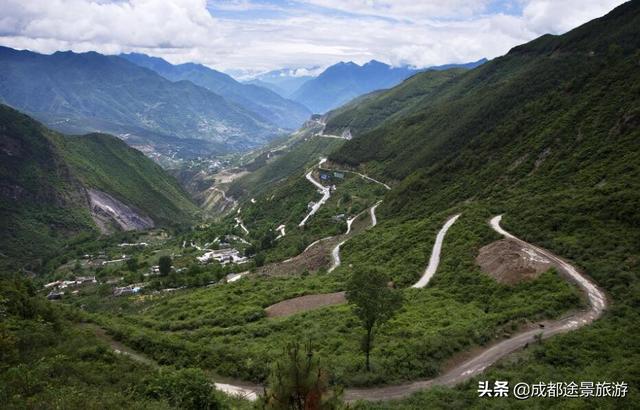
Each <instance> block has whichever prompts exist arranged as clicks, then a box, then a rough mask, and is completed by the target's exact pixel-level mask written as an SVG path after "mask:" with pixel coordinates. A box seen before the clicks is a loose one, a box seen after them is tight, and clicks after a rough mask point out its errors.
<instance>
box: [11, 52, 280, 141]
mask: <svg viewBox="0 0 640 410" xmlns="http://www.w3.org/2000/svg"><path fill="white" fill-rule="evenodd" d="M0 73H1V74H0V101H1V102H3V103H5V104H9V105H11V106H13V107H15V108H17V109H19V110H22V111H24V112H26V113H29V114H31V115H33V116H34V117H36V118H37V119H39V120H41V121H43V122H44V123H45V124H47V125H49V126H51V127H53V128H55V129H57V130H60V131H63V132H68V133H83V132H94V131H100V132H110V133H114V134H124V135H125V136H127V137H129V136H131V134H133V137H132V138H134V137H135V138H137V139H139V140H140V141H139V144H141V145H145V144H150V145H156V146H158V147H159V149H162V148H169V149H171V150H175V151H178V152H179V151H181V150H188V149H189V148H190V147H192V146H193V144H192V141H191V140H201V141H202V148H203V151H204V152H207V151H208V152H216V151H218V152H219V151H221V150H237V149H246V148H250V147H255V146H257V145H260V144H263V143H265V142H267V141H269V139H270V138H272V137H273V136H275V135H277V134H278V132H279V130H278V128H279V127H278V126H277V125H276V124H274V123H273V122H271V121H269V120H268V119H266V118H264V117H262V116H261V115H259V114H257V113H255V112H253V111H250V110H249V109H247V108H245V107H242V106H240V105H237V104H235V103H232V102H229V101H228V100H226V99H225V98H224V97H222V96H220V95H218V94H216V93H214V92H212V91H209V90H207V89H205V88H203V87H199V86H197V85H195V84H193V83H192V82H189V81H179V82H172V81H170V80H167V79H166V78H164V77H162V76H160V75H159V74H157V73H155V72H153V71H151V70H148V69H145V68H142V67H139V66H137V65H135V64H133V63H131V62H129V61H127V60H125V59H123V58H120V57H115V56H104V55H101V54H98V53H94V52H89V53H81V54H76V53H73V52H57V53H54V54H52V55H43V54H38V53H33V52H30V51H18V50H13V49H10V48H6V47H2V48H0Z"/></svg>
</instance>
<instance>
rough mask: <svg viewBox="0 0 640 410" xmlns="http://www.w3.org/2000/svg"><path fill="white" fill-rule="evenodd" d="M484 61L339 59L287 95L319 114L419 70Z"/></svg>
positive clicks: (390, 85)
mask: <svg viewBox="0 0 640 410" xmlns="http://www.w3.org/2000/svg"><path fill="white" fill-rule="evenodd" d="M484 62H486V59H481V60H478V61H475V62H472V63H467V64H448V65H445V66H436V67H430V68H427V69H414V68H411V67H392V66H390V65H388V64H385V63H381V62H379V61H376V60H371V61H369V62H368V63H366V64H363V65H358V64H356V63H353V62H346V63H345V62H340V63H338V64H335V65H332V66H330V67H329V68H327V69H326V70H324V71H323V72H322V73H321V74H320V75H318V76H317V77H316V78H313V79H310V80H308V81H306V82H304V83H303V84H302V85H301V86H300V88H298V89H297V90H296V91H294V92H293V93H292V94H291V98H292V99H293V100H295V101H297V102H299V103H301V104H303V105H304V106H306V107H308V108H309V109H310V110H311V111H313V112H314V113H318V114H321V113H325V112H326V111H329V110H331V109H333V108H336V107H339V106H341V105H343V104H344V103H346V102H348V101H350V100H352V99H354V98H356V97H359V96H360V95H363V94H366V93H369V92H371V91H374V90H381V89H386V88H391V87H393V86H395V85H397V84H399V83H400V82H402V81H403V80H405V79H407V78H409V77H411V76H412V75H414V74H416V73H419V72H421V71H425V70H446V69H450V68H466V69H471V68H474V67H477V66H479V65H481V64H483V63H484ZM263 81H264V80H263Z"/></svg>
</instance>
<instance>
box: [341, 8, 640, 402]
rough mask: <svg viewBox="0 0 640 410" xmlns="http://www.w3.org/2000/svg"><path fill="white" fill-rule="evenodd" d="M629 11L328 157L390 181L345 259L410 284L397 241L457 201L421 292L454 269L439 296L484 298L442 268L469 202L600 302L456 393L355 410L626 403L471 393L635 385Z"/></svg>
mask: <svg viewBox="0 0 640 410" xmlns="http://www.w3.org/2000/svg"><path fill="white" fill-rule="evenodd" d="M639 6H640V4H639V3H638V2H629V3H627V4H625V5H623V6H621V7H619V8H618V9H616V10H614V11H613V12H612V13H610V14H609V15H608V16H607V17H605V18H602V19H599V20H595V21H594V22H591V23H589V24H587V25H584V26H582V27H580V28H578V29H576V30H573V31H571V32H569V33H567V34H566V35H563V36H543V37H542V38H540V39H538V40H536V41H534V42H532V43H529V44H526V45H523V46H519V47H516V48H515V49H513V50H512V51H511V52H510V53H509V54H508V55H506V56H504V57H501V58H498V59H495V60H494V61H492V62H489V63H487V64H485V65H483V66H481V67H479V68H478V69H475V70H472V71H470V72H468V73H465V74H462V75H460V76H458V77H457V78H455V79H453V80H452V81H450V82H449V83H448V84H447V85H446V87H442V88H441V89H440V90H438V92H437V93H435V94H434V95H432V96H431V98H430V100H429V101H424V102H422V103H421V104H419V105H418V106H416V107H415V109H412V110H411V112H407V113H404V114H403V117H402V118H396V119H394V120H393V121H390V122H388V123H383V124H382V125H381V126H380V127H378V128H376V129H374V130H372V131H371V132H369V133H367V134H364V135H362V136H361V137H359V138H357V139H355V140H352V141H350V142H348V143H347V144H345V145H344V147H343V148H342V149H340V150H338V151H337V152H336V153H335V154H332V156H331V157H332V158H333V159H334V160H336V161H344V162H347V163H349V164H351V165H354V166H360V167H362V168H364V169H368V170H370V171H372V172H375V173H376V174H378V175H379V176H380V178H382V179H388V180H402V182H401V183H400V184H399V186H398V187H397V189H394V190H393V191H392V192H391V193H390V194H389V195H388V196H387V198H386V200H385V203H384V204H383V205H381V207H380V214H381V220H382V221H383V222H382V224H381V225H380V226H379V227H378V228H376V233H375V235H374V233H373V232H372V233H370V234H369V233H368V234H367V235H364V236H362V237H358V238H355V239H354V240H352V241H350V242H349V243H347V244H346V245H345V254H346V256H345V258H344V259H345V263H350V262H351V263H354V261H358V260H371V259H373V261H372V262H373V263H376V264H377V265H378V266H381V267H382V268H383V269H385V271H386V269H389V271H391V272H392V274H393V275H394V277H395V278H397V280H398V281H399V283H401V284H405V285H406V284H409V283H411V281H412V280H413V279H414V278H412V277H407V273H406V272H403V271H402V269H401V268H398V267H397V266H398V265H397V262H398V261H399V260H400V256H397V255H398V254H397V252H398V249H399V248H400V247H401V246H402V244H403V243H406V240H405V238H406V236H407V235H409V236H415V235H417V232H416V234H412V233H411V232H412V231H413V228H412V227H415V226H419V225H420V224H421V223H422V222H421V221H423V220H424V218H425V217H428V216H429V215H433V214H434V213H437V212H444V213H445V214H446V215H450V214H452V213H453V212H454V211H455V210H454V209H453V207H457V208H458V209H457V210H461V209H462V210H463V217H462V218H461V219H460V221H459V222H457V223H456V225H454V227H453V228H452V229H451V230H450V232H449V234H448V235H447V240H446V243H445V251H444V255H445V260H444V266H443V267H442V268H441V269H439V272H438V274H437V275H436V276H435V277H434V279H433V283H432V284H433V287H434V288H437V287H439V286H441V285H442V284H443V282H446V281H448V280H451V279H453V278H448V277H447V272H448V271H449V269H450V268H451V267H452V265H451V264H452V263H454V264H455V265H454V266H455V268H456V271H457V275H456V276H457V277H459V279H460V280H464V281H465V283H466V285H465V287H464V292H463V293H458V292H457V291H455V290H454V289H450V291H449V292H451V291H453V293H451V295H452V296H453V297H454V298H456V299H458V300H464V301H466V300H469V299H468V298H472V300H473V299H476V300H478V301H479V302H480V303H482V304H484V302H483V301H482V300H483V299H484V298H485V297H486V295H487V293H485V292H486V291H485V290H483V289H482V287H483V286H482V283H481V282H477V281H475V280H473V281H469V280H468V279H470V278H469V277H468V275H467V274H466V273H465V272H468V268H469V267H468V266H465V265H464V264H462V265H461V264H459V263H458V262H454V261H451V260H450V259H449V260H447V259H448V257H447V255H449V254H450V252H449V251H448V250H447V249H449V248H448V247H449V246H450V245H451V242H455V241H457V240H458V239H457V238H461V236H460V235H461V233H460V229H461V225H462V224H464V223H465V221H464V219H463V218H465V217H466V216H468V213H469V208H476V207H477V206H478V205H482V206H483V207H484V208H485V211H483V212H486V218H488V217H489V216H490V215H495V214H499V213H505V227H506V229H508V230H510V231H511V232H513V233H515V234H517V235H519V236H521V237H522V238H524V239H526V240H528V241H530V242H533V243H537V244H540V245H542V246H544V247H546V248H548V249H551V250H552V251H554V252H555V253H557V254H559V255H562V256H563V257H565V258H567V259H569V260H571V261H572V262H573V263H575V264H576V265H578V266H580V267H581V268H582V269H584V271H585V272H587V273H588V274H589V275H590V276H591V277H593V278H594V279H595V281H596V282H597V283H598V284H600V285H601V286H602V287H603V288H604V289H605V290H606V291H607V292H608V294H609V296H610V299H611V300H610V303H611V308H610V309H609V310H608V312H607V313H606V314H605V316H604V317H603V318H602V319H601V320H599V321H598V322H597V323H595V324H593V325H590V326H588V327H585V328H582V329H580V330H577V331H575V332H571V333H569V334H566V335H561V336H555V337H553V338H552V339H550V340H548V341H545V342H544V343H543V344H541V345H537V346H535V347H530V348H529V349H527V350H525V352H523V353H522V354H519V355H517V357H516V358H515V359H505V360H504V361H503V362H502V363H501V364H499V365H498V366H496V368H495V369H493V370H491V371H490V372H489V373H488V374H487V375H482V376H480V377H479V378H477V379H476V380H473V381H471V382H470V383H468V384H465V385H463V386H461V387H459V388H456V389H445V388H436V389H432V390H429V391H427V392H423V393H420V394H417V395H416V396H414V397H413V398H411V399H407V400H404V401H402V402H394V403H388V404H376V405H373V404H367V405H366V406H364V405H363V406H362V407H366V408H394V409H395V408H404V409H410V408H411V409H412V408H423V406H424V403H430V405H432V406H434V407H436V408H445V407H446V408H448V407H451V406H453V407H461V408H462V407H464V408H467V407H469V408H488V407H495V408H504V407H505V406H506V407H511V406H513V407H522V408H524V407H527V408H529V407H531V406H534V407H537V408H547V407H557V408H567V406H571V407H573V408H581V407H587V406H594V405H596V406H602V407H603V408H620V407H627V406H630V407H632V404H631V403H635V402H637V401H638V399H639V398H638V396H637V392H632V393H631V394H630V395H631V397H629V398H628V399H625V401H624V402H620V401H615V400H613V399H605V400H601V401H599V402H598V404H594V403H593V402H592V401H590V400H586V399H571V400H553V401H551V400H549V399H546V400H545V399H538V400H529V401H527V402H523V403H517V402H515V401H514V400H508V401H500V402H499V401H493V402H492V401H490V400H483V399H478V397H477V392H476V391H475V389H477V380H485V379H488V380H496V379H497V380H510V381H512V382H514V383H515V382H519V381H527V382H539V381H549V380H552V381H554V380H555V381H571V380H577V381H597V380H616V381H621V380H624V381H626V382H627V383H629V385H630V386H633V385H637V384H638V383H639V380H638V378H637V374H638V363H640V361H639V358H640V344H639V343H638V341H637V338H636V337H633V336H631V335H634V334H636V333H637V332H638V331H639V324H640V315H639V307H640V305H639V304H638V300H640V299H639V295H640V293H639V291H638V289H640V278H639V277H638V275H639V272H640V271H639V265H638V261H639V260H640V254H639V252H638V249H640V236H639V232H638V229H637V226H639V225H640V215H639V214H638V211H637V205H636V204H637V203H640V196H639V194H638V193H639V192H640V185H638V181H640V179H639V176H640V152H639V150H638V147H639V146H638V144H637V141H638V138H639V137H640V134H639V131H638V130H639V128H638V119H639V118H640V112H639V111H638V109H637V107H638V106H639V105H640V100H639V99H638V96H639V95H640V75H639V74H640V70H638V66H639V64H640V59H639V56H640V52H639V50H640V43H639V42H638V37H637V35H638V34H637V33H638V30H637V28H638V27H639V26H640V7H639ZM419 77H420V76H416V80H417V79H418V78H419ZM461 204H465V205H464V206H462V205H461ZM487 211H489V212H487ZM431 233H432V232H429V231H425V234H426V235H427V236H428V237H430V236H431ZM463 237H464V238H465V240H468V236H466V235H464V236H463ZM380 238H386V239H384V240H383V241H381V240H380ZM389 247H391V249H389ZM387 249H389V250H388V251H387ZM358 254H360V255H361V256H359V257H358ZM405 256H406V258H407V259H405V261H406V263H408V264H409V265H405V266H407V267H408V266H412V265H413V264H415V263H416V262H414V260H415V257H414V256H412V254H410V253H405ZM356 258H357V259H356ZM394 266H395V267H394ZM409 271H410V270H409ZM456 279H457V278H456ZM534 283H535V282H534ZM477 286H480V287H477ZM494 295H495V294H494ZM498 300H501V301H502V302H503V303H509V302H507V300H506V299H504V298H499V299H498ZM408 303H409V302H408ZM485 306H487V307H489V306H491V307H493V306H494V305H493V304H492V305H485Z"/></svg>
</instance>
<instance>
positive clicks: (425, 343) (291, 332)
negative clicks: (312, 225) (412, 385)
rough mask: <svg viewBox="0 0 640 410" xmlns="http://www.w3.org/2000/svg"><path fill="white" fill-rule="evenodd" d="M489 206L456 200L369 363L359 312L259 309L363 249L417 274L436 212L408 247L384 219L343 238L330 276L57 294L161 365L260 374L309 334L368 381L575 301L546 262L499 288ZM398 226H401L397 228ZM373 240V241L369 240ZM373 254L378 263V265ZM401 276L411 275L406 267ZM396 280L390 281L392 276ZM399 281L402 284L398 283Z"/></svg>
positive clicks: (309, 289)
mask: <svg viewBox="0 0 640 410" xmlns="http://www.w3.org/2000/svg"><path fill="white" fill-rule="evenodd" d="M488 215H490V214H489V212H488V211H487V210H484V211H482V212H480V211H474V210H473V209H472V208H469V209H465V210H464V213H463V216H462V217H461V218H460V220H459V221H458V222H456V225H454V226H453V227H452V228H451V230H450V232H449V234H448V235H447V240H446V242H445V247H444V251H443V259H442V261H441V268H440V269H439V271H438V274H437V275H436V276H435V277H434V279H433V283H432V284H431V285H430V286H429V287H427V288H425V289H420V290H418V289H404V290H402V291H401V292H402V293H403V296H404V298H405V303H404V305H403V308H402V309H401V310H400V311H399V312H398V313H397V315H396V316H395V317H394V318H392V319H391V320H389V321H388V322H387V323H385V324H384V325H383V326H382V327H381V328H380V329H379V331H378V333H377V336H376V343H375V344H374V345H373V349H372V353H371V372H367V371H366V369H365V366H364V362H363V360H362V353H361V344H360V340H361V336H362V333H363V332H362V330H361V328H360V320H359V319H358V317H357V316H356V315H355V314H354V313H353V312H352V310H351V309H350V307H349V306H346V305H341V306H334V307H328V308H323V309H318V310H315V311H309V312H306V313H300V314H296V315H292V316H289V317H282V318H266V317H265V312H264V309H265V308H266V307H268V306H270V305H272V304H274V303H277V302H280V301H282V300H285V299H290V298H293V297H297V296H301V295H306V294H319V293H330V292H336V291H340V290H345V289H347V281H348V279H349V277H350V276H351V274H352V273H353V269H352V268H350V267H349V265H353V266H354V268H357V269H362V270H364V271H367V272H370V271H374V270H375V269H376V268H379V269H380V270H381V271H384V272H385V273H386V272H387V271H386V269H385V265H383V264H379V262H378V260H377V259H376V258H373V257H372V256H371V254H370V253H369V251H370V252H372V253H374V252H376V251H381V250H383V249H385V248H387V247H388V248H389V250H385V251H383V252H385V253H384V254H383V256H382V257H385V256H384V255H386V257H390V256H391V254H393V257H392V261H396V262H398V261H402V258H403V255H407V252H416V253H419V254H420V257H419V260H417V261H416V264H415V267H411V265H408V264H404V265H402V266H404V269H406V271H407V272H410V273H411V276H410V278H411V280H413V279H417V278H418V277H419V276H420V273H421V272H422V270H423V269H424V266H425V265H426V263H427V259H428V256H429V254H430V250H431V246H432V241H433V239H434V238H435V233H436V232H437V230H438V229H439V228H440V227H441V226H442V223H443V221H444V219H445V218H444V217H443V216H436V217H433V218H430V219H425V220H423V221H421V222H420V223H415V224H414V225H415V227H414V228H413V229H406V231H405V232H406V235H407V237H408V238H409V239H408V241H411V240H413V241H414V243H413V244H412V246H410V248H409V249H405V250H402V249H399V248H396V247H394V246H392V244H393V242H394V239H395V237H394V236H392V233H393V234H395V231H391V232H389V231H387V228H385V227H384V225H385V224H386V221H385V222H381V225H379V226H378V227H376V228H374V229H372V230H370V231H367V233H365V234H361V235H358V236H356V237H354V238H353V239H351V240H350V241H349V242H347V243H346V244H345V245H344V251H343V253H342V255H343V258H344V261H343V264H342V265H341V266H340V267H339V268H338V269H336V270H335V271H333V272H332V273H331V274H327V273H322V272H323V271H322V270H320V272H319V273H316V274H308V275H305V274H304V273H303V272H300V275H296V276H292V277H283V278H268V277H248V278H244V279H241V280H239V281H237V282H233V283H227V284H224V285H222V284H221V285H217V286H212V287H207V288H199V289H187V290H178V291H175V292H171V293H160V294H151V295H147V294H143V295H141V296H132V297H123V298H118V300H117V302H116V301H115V300H113V299H105V298H98V297H96V296H94V295H93V294H91V293H84V292H81V293H80V294H79V295H78V296H77V297H73V298H69V299H67V302H66V303H70V304H73V305H75V306H81V305H84V306H85V309H86V310H87V311H88V312H90V313H91V314H92V316H91V317H92V320H94V321H96V322H98V323H99V324H100V325H101V326H103V327H105V328H107V329H108V330H109V331H110V332H111V333H112V334H113V335H114V337H115V338H117V339H118V340H121V341H122V342H123V343H125V344H126V345H128V346H130V347H132V348H134V349H136V350H138V351H140V352H144V353H145V354H147V355H148V356H150V357H152V358H154V359H155V360H156V361H158V362H159V363H161V364H166V365H168V364H172V365H176V366H179V367H182V366H186V367H189V366H198V367H201V368H204V369H207V370H211V371H212V372H214V373H215V374H219V375H222V376H228V377H234V378H239V379H243V380H251V381H256V382H264V381H265V380H266V378H267V376H268V374H269V365H268V363H270V362H273V361H275V360H277V358H279V357H280V356H281V354H282V349H283V348H284V347H285V346H286V344H287V343H289V342H293V341H296V340H300V339H302V340H313V341H314V347H315V349H316V350H317V355H318V358H319V359H320V361H321V363H323V368H325V369H326V370H327V371H328V372H329V373H330V374H331V375H332V380H333V381H334V382H335V383H338V384H342V385H371V384H383V383H394V382H401V381H406V380H414V379H417V378H424V377H431V376H433V375H435V374H437V372H438V371H439V370H440V369H441V367H442V366H443V364H444V363H445V362H446V360H447V359H449V358H451V357H452V356H453V355H455V354H456V353H459V352H463V351H466V350H468V349H469V348H471V347H473V346H475V345H486V344H487V343H490V342H491V341H493V340H495V339H496V338H501V337H504V336H505V335H508V334H511V333H512V332H514V331H515V330H517V329H518V328H519V327H521V326H523V325H526V324H527V323H529V322H530V321H531V320H538V319H543V318H551V317H557V316H558V315H560V314H562V313H564V312H566V311H567V310H568V309H575V308H577V307H579V306H580V305H581V301H580V298H579V294H578V292H577V290H576V289H575V288H574V287H573V286H571V285H570V284H568V283H567V282H566V281H564V280H563V279H562V278H560V277H559V276H558V275H557V274H555V273H554V272H548V273H546V274H543V275H542V276H541V277H539V278H538V279H536V280H534V281H531V282H523V283H520V284H518V285H516V286H506V285H501V284H498V283H497V282H495V281H494V280H493V279H491V278H490V277H488V276H487V275H485V274H484V273H482V272H480V271H479V268H478V267H477V266H476V265H475V262H474V258H475V256H476V255H477V251H478V249H479V248H480V247H481V246H483V245H485V244H486V243H488V242H491V241H493V240H494V239H495V238H496V236H495V234H494V233H493V232H492V230H491V229H490V228H489V226H488V225H487V223H486V221H487V219H488ZM405 228H406V227H405ZM369 240H373V241H375V242H376V243H375V244H373V243H370V242H368V241H369ZM378 264H379V266H377V265H378ZM405 278H406V279H405V280H407V281H409V276H406V277H405ZM394 281H395V282H396V283H399V279H397V278H396V277H394ZM402 287H404V286H402Z"/></svg>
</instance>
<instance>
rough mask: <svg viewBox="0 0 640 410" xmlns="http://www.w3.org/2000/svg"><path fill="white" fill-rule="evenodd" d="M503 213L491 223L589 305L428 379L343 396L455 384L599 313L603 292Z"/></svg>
mask: <svg viewBox="0 0 640 410" xmlns="http://www.w3.org/2000/svg"><path fill="white" fill-rule="evenodd" d="M501 220H502V215H499V216H496V217H495V218H493V219H491V222H490V224H491V227H492V228H493V229H494V230H495V231H496V232H498V233H499V234H501V235H503V236H505V237H507V238H509V239H512V240H514V241H517V242H519V243H520V244H521V245H522V246H523V247H526V248H528V249H530V250H531V251H532V252H535V253H536V254H538V255H541V256H544V257H545V258H547V259H549V260H551V261H552V262H553V264H554V266H555V267H556V268H557V269H558V270H559V272H560V273H561V274H562V275H564V276H565V277H566V278H567V279H569V280H571V281H572V282H574V283H576V284H577V285H578V286H579V287H580V288H581V290H582V291H584V292H585V293H586V295H587V296H588V299H589V309H588V310H586V311H582V312H578V313H576V314H572V315H570V316H567V317H565V318H562V319H559V320H555V321H554V320H550V321H543V322H540V323H538V324H539V325H540V327H539V328H534V329H530V330H525V331H523V332H520V333H518V334H516V335H514V336H513V337H511V338H509V339H506V340H503V341H501V342H498V343H495V344H493V345H492V346H490V347H488V348H485V349H483V350H481V351H480V352H479V353H478V354H477V355H475V356H473V357H471V358H469V359H468V360H466V361H464V362H463V363H461V364H459V365H457V366H455V367H453V368H451V369H449V370H448V371H447V372H446V373H444V374H442V375H441V376H439V377H437V378H435V379H431V380H422V381H416V382H413V383H407V384H402V385H397V386H386V387H376V388H365V389H347V390H346V392H345V399H346V400H348V401H355V400H392V399H401V398H404V397H407V396H410V395H411V394H413V393H415V392H417V391H419V390H422V389H425V388H428V387H431V386H435V385H444V386H454V385H456V384H458V383H462V382H464V381H466V380H469V379H471V378H473V377H475V376H477V375H478V374H480V373H481V372H482V371H483V370H485V369H486V368H487V367H489V366H491V365H493V364H494V363H495V362H497V361H498V360H500V359H501V358H503V357H505V356H506V355H508V354H510V353H512V352H514V351H516V350H518V349H521V348H523V347H524V346H526V345H527V344H529V343H533V342H535V341H536V338H537V337H541V338H542V339H547V338H549V337H551V336H554V335H557V334H561V333H566V332H570V331H572V330H575V329H577V328H579V327H582V326H585V325H587V324H589V323H591V322H593V321H594V320H596V319H597V318H599V317H600V316H601V315H602V312H603V311H604V309H605V308H606V306H607V302H606V297H605V295H604V293H603V292H602V291H601V290H600V289H598V287H597V286H596V285H595V284H594V283H593V282H592V281H591V280H590V279H589V278H587V277H586V276H584V275H582V274H581V273H580V272H578V270H577V269H576V268H575V267H574V266H572V265H570V264H569V263H567V262H566V261H564V260H563V259H562V258H560V257H558V256H556V255H554V254H552V253H551V252H549V251H547V250H545V249H542V248H539V247H537V246H534V245H532V244H530V243H528V242H525V241H523V240H521V239H519V238H517V237H515V236H513V235H512V234H510V233H508V232H506V231H505V230H504V229H502V227H500V221H501Z"/></svg>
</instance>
